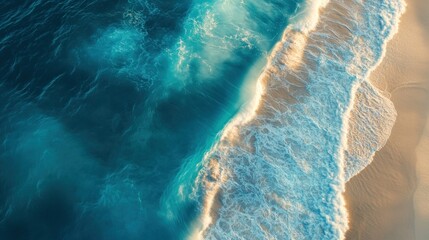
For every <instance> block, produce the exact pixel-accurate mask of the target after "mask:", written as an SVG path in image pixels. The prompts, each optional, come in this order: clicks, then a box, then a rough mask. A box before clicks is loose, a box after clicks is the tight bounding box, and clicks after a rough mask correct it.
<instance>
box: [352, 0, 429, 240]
mask: <svg viewBox="0 0 429 240" xmlns="http://www.w3.org/2000/svg"><path fill="white" fill-rule="evenodd" d="M407 5H408V6H407V11H406V13H405V14H404V15H403V16H402V18H401V23H400V26H399V33H398V34H397V35H396V36H395V37H394V38H393V39H392V41H391V42H389V44H388V48H387V53H386V57H385V59H384V60H383V62H382V63H381V65H380V66H379V67H378V68H377V69H376V70H375V72H374V73H372V74H371V82H372V83H373V84H374V85H375V86H377V87H378V88H379V89H380V90H383V91H384V93H385V95H386V96H388V97H389V98H390V99H391V100H392V102H393V103H394V105H395V108H396V110H397V112H398V117H397V120H396V123H395V125H394V127H393V130H392V134H391V136H390V138H389V140H388V142H387V144H386V145H385V146H384V147H383V148H382V149H381V150H380V151H378V152H377V153H376V155H375V157H374V161H373V162H372V163H371V164H370V165H369V166H368V167H367V168H366V169H364V170H363V171H362V172H361V173H359V174H358V175H357V176H355V177H353V178H352V179H351V180H350V181H349V182H348V183H347V185H346V192H345V198H346V202H347V208H348V211H349V231H348V232H347V235H346V239H349V240H355V239H364V240H371V239H374V240H380V239H386V240H387V239H388V240H395V239H398V240H412V239H417V240H423V239H426V240H427V239H429V204H428V202H429V176H428V172H429V133H428V132H429V130H428V129H429V125H427V123H429V122H428V121H427V114H428V111H429V106H428V105H429V92H428V89H429V46H428V43H429V1H427V0H407ZM425 127H426V130H425ZM416 165H417V170H416Z"/></svg>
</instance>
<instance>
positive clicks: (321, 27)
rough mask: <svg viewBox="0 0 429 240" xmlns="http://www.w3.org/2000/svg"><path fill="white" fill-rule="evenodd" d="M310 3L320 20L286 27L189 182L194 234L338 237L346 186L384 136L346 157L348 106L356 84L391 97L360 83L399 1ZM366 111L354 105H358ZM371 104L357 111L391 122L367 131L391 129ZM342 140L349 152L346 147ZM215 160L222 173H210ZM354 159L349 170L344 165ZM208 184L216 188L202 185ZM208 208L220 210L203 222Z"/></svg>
mask: <svg viewBox="0 0 429 240" xmlns="http://www.w3.org/2000/svg"><path fill="white" fill-rule="evenodd" d="M309 3H312V4H315V5H312V4H310V5H308V6H307V7H308V9H304V10H303V13H307V16H310V17H313V16H314V14H316V15H317V12H318V11H319V7H322V6H325V5H326V8H325V9H323V12H322V13H321V15H320V21H317V20H315V19H308V18H305V17H304V18H298V19H297V21H298V22H296V23H294V24H293V25H292V26H290V27H288V28H287V29H286V31H285V34H284V37H283V41H281V42H279V43H278V44H277V45H276V46H275V48H274V50H273V52H272V54H271V56H270V58H269V62H268V64H267V65H266V67H265V71H264V73H263V74H262V75H261V76H260V77H259V80H258V86H259V87H258V89H259V90H258V91H257V92H256V94H257V96H256V97H255V99H256V101H255V102H254V104H253V105H252V107H250V108H248V109H245V110H244V111H243V112H242V113H241V114H239V115H238V117H237V118H235V119H233V120H232V121H231V122H230V124H229V125H228V126H226V128H225V129H224V131H223V133H222V137H221V138H220V140H219V142H217V143H216V145H215V146H214V147H213V148H212V150H211V151H210V152H209V153H208V154H207V156H206V158H205V160H204V163H203V164H204V167H203V169H202V171H201V172H200V175H199V178H198V180H197V182H196V184H197V187H198V188H197V189H196V196H200V197H201V198H202V199H203V202H204V204H202V205H201V208H202V216H201V219H202V221H203V220H204V221H203V222H204V224H201V225H200V226H199V228H197V229H196V232H198V233H199V234H200V235H202V236H204V237H205V238H206V239H310V238H311V239H343V238H344V234H345V231H346V230H347V213H346V211H345V207H344V206H345V204H344V199H343V197H342V194H341V193H342V192H343V191H344V184H345V182H346V180H347V179H348V178H349V177H350V176H351V175H353V174H355V172H354V171H356V169H359V168H362V167H364V166H365V165H366V164H368V162H369V161H370V160H368V159H369V158H370V155H371V154H372V153H373V152H374V151H375V150H376V149H377V148H379V147H380V146H381V145H382V144H383V141H385V140H384V137H381V138H368V139H365V141H368V142H367V143H368V144H369V145H370V146H360V147H362V148H361V151H363V152H365V153H364V154H362V158H350V153H353V151H355V150H356V148H355V149H354V150H352V148H354V147H355V146H351V145H347V141H346V138H347V135H346V134H347V132H348V131H349V130H353V127H352V128H350V129H349V128H347V126H348V124H349V121H348V120H349V117H350V112H351V110H352V107H353V106H354V105H353V101H354V100H355V99H356V98H355V94H356V92H358V93H359V94H363V95H364V96H365V97H366V98H367V100H368V101H370V102H371V101H374V102H378V104H379V106H381V105H384V104H387V105H389V103H388V102H387V101H386V99H383V98H382V97H381V96H380V94H379V93H378V92H377V91H376V90H375V89H372V88H368V87H367V88H362V89H361V90H357V89H358V87H359V86H360V85H361V84H362V83H364V82H365V80H366V79H367V76H368V74H369V73H370V71H371V70H372V69H373V68H374V67H375V66H376V65H377V64H378V63H379V61H380V59H381V58H382V57H383V51H384V48H385V43H386V41H387V40H389V39H390V38H391V36H392V34H394V33H395V29H396V25H397V24H398V18H399V16H400V15H401V13H402V11H403V5H401V1H399V0H392V1H388V0H385V1H382V2H380V1H378V0H374V1H366V2H364V3H361V2H360V1H349V2H347V3H345V2H343V1H336V0H332V1H331V2H330V4H327V2H325V1H323V2H317V1H312V2H309ZM316 3H317V4H316ZM315 9H316V10H315ZM373 9H377V11H376V12H375V11H373ZM386 13H389V14H390V15H389V14H386ZM304 15H305V14H304ZM387 15H388V16H389V17H388V18H385V17H384V16H387ZM380 22H382V23H383V24H380ZM303 34H304V36H303ZM302 38H304V39H305V40H303V39H302ZM300 39H301V40H300ZM296 40H300V42H299V43H298V44H296V43H295V42H294V41H296ZM297 53H298V54H299V57H297V56H296V54H297ZM292 63H293V64H292ZM365 84H367V83H365ZM365 84H364V85H365ZM359 106H360V107H359ZM365 109H366V110H367V109H368V108H365V106H363V105H358V107H357V110H356V111H358V113H359V111H366V110H365ZM371 111H372V112H371V113H370V114H367V115H366V114H365V113H363V115H364V116H376V115H377V114H383V115H384V116H385V118H384V119H386V121H388V123H387V124H386V127H385V128H384V127H381V126H374V127H372V128H368V129H367V130H365V131H364V132H365V134H366V133H367V132H370V133H373V134H377V133H378V132H379V131H382V130H383V131H389V126H391V124H392V121H393V119H394V115H395V114H394V112H393V111H392V109H391V108H386V109H384V111H381V112H378V111H377V108H376V109H372V110H371ZM376 113H377V114H376ZM359 114H360V113H359ZM355 124H357V126H356V125H354V127H358V128H360V127H362V126H363V125H364V124H371V122H370V121H363V122H358V123H355ZM351 132H352V133H353V131H351ZM363 138H365V137H363ZM347 146H349V147H350V148H349V149H348V150H350V151H348V152H344V151H345V150H347ZM356 152H359V150H356ZM368 153H369V154H368ZM214 161H215V162H216V164H215V165H216V166H219V167H218V168H217V170H216V176H218V175H219V177H216V178H211V177H209V176H211V175H212V171H213V168H212V167H211V166H213V162H214ZM346 161H356V162H355V163H353V164H350V163H346ZM352 165H353V167H352V168H353V170H350V171H348V170H346V169H345V167H350V166H352ZM346 171H347V173H346ZM219 179H222V181H221V180H219ZM213 181H214V183H213ZM213 185H214V186H218V188H219V189H218V191H217V194H213V188H212V187H208V186H213ZM213 196H216V197H214V198H213ZM207 201H211V202H213V201H216V202H218V203H219V204H216V205H213V204H206V202H207ZM214 206H215V207H214ZM207 207H208V208H211V211H209V210H207V209H206V208H207ZM212 212H216V213H217V218H216V219H212V222H211V223H210V225H209V226H208V227H206V226H207V223H206V221H207V219H208V218H207V217H208V216H207V213H212ZM209 220H210V218H209Z"/></svg>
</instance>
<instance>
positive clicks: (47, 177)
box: [0, 0, 298, 240]
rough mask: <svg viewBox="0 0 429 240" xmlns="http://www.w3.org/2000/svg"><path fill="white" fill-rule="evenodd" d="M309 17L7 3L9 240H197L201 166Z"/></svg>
mask: <svg viewBox="0 0 429 240" xmlns="http://www.w3.org/2000/svg"><path fill="white" fill-rule="evenodd" d="M297 8H298V3H297V1H294V0H290V1H277V0H271V1H268V0H267V1H260V0H253V1H220V0H219V1H198V0H195V1H189V0H188V1H186V0H185V1H158V0H152V1H149V0H148V1H139V0H129V1H101V0H99V1H89V0H79V1H62V2H55V1H8V2H5V3H3V4H2V6H1V7H0V13H1V15H0V42H1V46H0V54H1V56H2V57H1V63H2V64H0V73H1V74H0V76H1V77H0V143H1V145H0V239H14V240H15V239H181V238H185V237H186V236H187V235H188V234H189V232H190V231H191V230H192V228H193V225H192V223H193V222H194V220H195V219H196V218H197V216H198V215H199V214H200V210H201V209H200V208H199V207H198V205H199V203H198V201H197V200H196V199H195V198H190V197H189V194H190V192H191V191H192V187H193V183H194V180H195V177H196V174H197V172H198V170H199V168H200V164H199V163H200V162H201V161H202V160H203V156H204V153H205V152H207V151H208V149H209V148H210V146H211V145H212V144H213V143H214V142H215V141H216V140H217V139H218V137H217V134H218V133H219V132H220V131H221V129H222V128H223V127H224V125H225V124H226V122H227V121H229V120H230V119H231V118H232V117H233V116H234V115H235V114H236V113H237V112H238V111H239V109H240V107H241V106H243V105H244V104H246V103H247V101H248V100H249V99H250V98H251V93H252V89H251V88H250V90H248V88H247V87H245V83H249V82H252V80H255V78H256V77H257V76H258V75H259V73H260V72H261V71H262V68H263V66H264V64H265V59H266V56H267V54H268V53H269V52H270V50H271V48H272V47H273V45H274V44H275V43H276V42H277V41H278V40H279V39H280V37H281V34H282V32H283V30H284V29H285V27H286V26H287V24H288V19H289V18H290V16H292V15H293V14H294V13H295V12H296V9H297ZM253 83H254V82H253ZM179 190H180V191H179ZM177 191H179V192H180V194H177Z"/></svg>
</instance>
